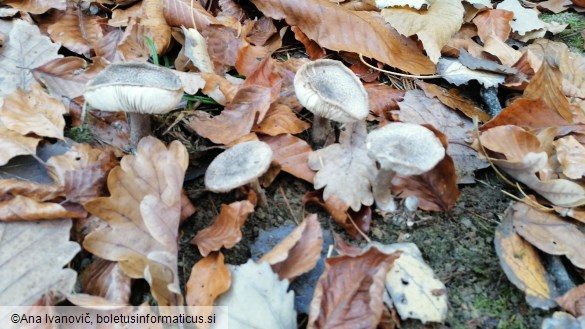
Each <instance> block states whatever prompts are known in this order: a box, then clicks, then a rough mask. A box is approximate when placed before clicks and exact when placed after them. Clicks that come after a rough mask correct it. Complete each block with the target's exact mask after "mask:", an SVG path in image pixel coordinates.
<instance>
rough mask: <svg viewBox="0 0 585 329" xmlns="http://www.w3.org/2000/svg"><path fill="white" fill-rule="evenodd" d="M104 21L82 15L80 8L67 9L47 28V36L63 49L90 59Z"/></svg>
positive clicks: (101, 34)
mask: <svg viewBox="0 0 585 329" xmlns="http://www.w3.org/2000/svg"><path fill="white" fill-rule="evenodd" d="M105 21H106V20H105V19H103V18H100V17H97V16H87V15H84V14H83V12H82V10H81V8H78V7H76V8H73V7H70V8H68V9H67V10H66V11H65V12H64V13H63V14H62V15H60V16H59V17H58V19H57V21H56V22H55V23H53V24H51V25H49V27H48V32H49V36H50V37H51V39H53V41H54V42H57V43H60V44H61V45H63V47H65V48H67V49H69V50H71V51H73V52H75V53H78V54H80V55H84V56H86V57H90V52H91V50H92V49H93V47H94V44H96V43H97V41H98V40H99V39H101V38H102V37H103V36H104V35H103V31H102V28H101V25H102V24H104V23H105Z"/></svg>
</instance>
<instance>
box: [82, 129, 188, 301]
mask: <svg viewBox="0 0 585 329" xmlns="http://www.w3.org/2000/svg"><path fill="white" fill-rule="evenodd" d="M188 159H189V157H188V154H187V150H186V149H185V147H184V146H183V145H182V144H181V143H179V142H178V141H174V142H172V143H171V144H170V145H169V146H168V147H167V146H165V145H164V144H163V143H162V142H161V141H159V140H157V139H156V138H154V137H150V136H149V137H145V138H143V139H142V140H141V141H140V142H139V143H138V146H137V148H136V154H135V155H126V156H125V157H124V158H122V161H121V162H120V166H119V167H115V168H114V169H112V170H111V171H110V174H109V176H108V188H109V190H110V194H111V196H109V197H101V198H95V199H93V200H91V201H89V202H87V203H85V208H86V209H87V210H88V211H89V212H91V213H92V214H93V215H95V216H97V217H99V218H101V219H103V220H105V221H106V222H107V223H108V224H109V225H108V226H107V227H104V228H101V229H99V230H97V231H94V232H92V233H90V234H89V235H88V236H87V237H86V238H85V240H84V242H83V246H84V247H85V249H86V250H88V251H90V252H91V253H93V254H94V255H96V256H99V257H101V258H104V259H107V260H111V261H117V262H119V264H120V268H121V269H122V271H124V273H125V274H126V275H128V276H130V277H132V278H145V279H146V281H147V282H148V283H149V284H150V287H151V292H152V294H153V296H154V298H155V299H156V300H157V302H158V304H159V305H161V306H170V305H182V304H183V297H182V295H181V290H180V287H179V277H178V273H177V253H178V245H177V236H178V229H179V221H180V217H181V199H182V193H181V191H182V185H183V176H184V174H185V170H186V169H187V165H188V161H189V160H188Z"/></svg>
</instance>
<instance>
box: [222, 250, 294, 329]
mask: <svg viewBox="0 0 585 329" xmlns="http://www.w3.org/2000/svg"><path fill="white" fill-rule="evenodd" d="M230 271H231V273H232V286H231V288H230V290H228V292H227V293H225V294H223V295H222V296H221V297H220V298H219V299H218V300H216V302H215V305H218V306H227V307H228V309H229V313H228V318H229V320H228V319H226V318H222V317H220V318H219V319H218V322H216V323H218V324H216V326H218V327H221V325H222V324H223V325H225V326H227V324H228V322H229V325H230V326H233V327H236V328H242V329H253V328H258V325H259V324H260V325H261V327H262V328H274V329H296V328H297V313H296V312H295V309H294V293H293V292H287V290H288V281H287V280H284V281H279V280H278V276H277V275H276V274H274V272H272V270H271V269H270V265H268V264H267V263H260V264H256V263H255V262H254V261H252V260H251V259H250V260H248V262H247V263H245V264H242V265H239V266H230Z"/></svg>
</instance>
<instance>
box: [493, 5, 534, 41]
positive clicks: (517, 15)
mask: <svg viewBox="0 0 585 329" xmlns="http://www.w3.org/2000/svg"><path fill="white" fill-rule="evenodd" d="M496 8H497V9H504V10H508V11H511V12H513V13H514V19H513V20H512V21H511V22H510V27H512V31H514V32H516V33H518V34H519V35H525V34H526V33H527V32H530V31H534V30H538V29H544V27H545V26H544V22H543V21H541V20H540V19H538V11H537V10H535V9H531V8H524V7H522V5H521V4H520V2H519V1H518V0H505V1H503V2H501V3H499V4H498V6H497V7H496Z"/></svg>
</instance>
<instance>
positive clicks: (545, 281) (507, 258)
mask: <svg viewBox="0 0 585 329" xmlns="http://www.w3.org/2000/svg"><path fill="white" fill-rule="evenodd" d="M514 212H515V210H514V209H513V208H512V207H510V208H508V209H507V210H506V213H505V214H504V218H503V219H502V223H500V225H498V227H497V228H496V236H495V238H494V244H495V246H496V254H497V255H498V258H499V259H500V266H501V267H502V270H504V273H506V276H507V277H508V280H510V281H511V282H512V283H513V284H514V285H515V286H516V287H518V289H520V290H522V292H524V293H525V294H526V301H527V302H528V304H529V305H530V306H532V307H538V308H542V309H549V308H551V307H555V306H556V303H555V301H554V299H555V297H557V295H558V292H557V291H556V287H555V286H554V284H553V281H552V278H551V277H550V276H549V274H548V273H547V272H546V270H545V268H544V265H543V264H542V262H541V260H540V256H539V255H538V251H537V250H536V249H535V248H534V247H533V246H532V245H531V244H530V243H528V242H526V240H524V239H522V238H521V237H520V235H518V234H517V233H516V232H514V227H513V224H512V221H513V220H512V216H513V215H514Z"/></svg>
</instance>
